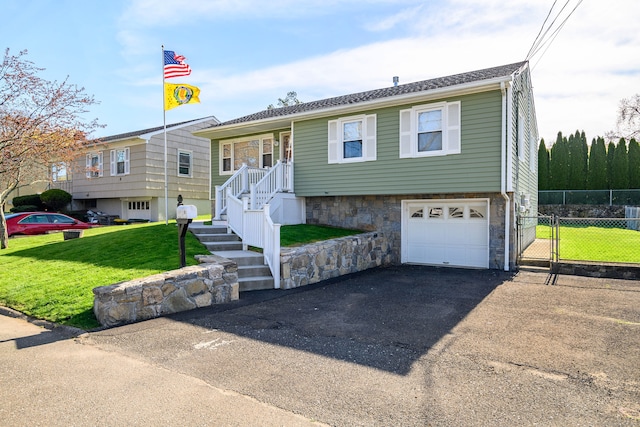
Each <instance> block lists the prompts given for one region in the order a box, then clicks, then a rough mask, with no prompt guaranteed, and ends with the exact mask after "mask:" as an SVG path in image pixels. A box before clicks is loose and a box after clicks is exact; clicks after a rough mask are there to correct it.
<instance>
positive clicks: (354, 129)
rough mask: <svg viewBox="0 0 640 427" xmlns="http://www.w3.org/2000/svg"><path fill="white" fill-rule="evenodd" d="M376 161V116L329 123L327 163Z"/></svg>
mask: <svg viewBox="0 0 640 427" xmlns="http://www.w3.org/2000/svg"><path fill="white" fill-rule="evenodd" d="M371 160H376V115H375V114H370V115H361V116H352V117H344V118H341V119H338V120H330V121H329V146H328V161H329V163H349V162H366V161H371Z"/></svg>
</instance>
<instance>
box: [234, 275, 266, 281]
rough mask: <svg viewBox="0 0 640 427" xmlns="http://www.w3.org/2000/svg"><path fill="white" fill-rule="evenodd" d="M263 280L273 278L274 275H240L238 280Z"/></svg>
mask: <svg viewBox="0 0 640 427" xmlns="http://www.w3.org/2000/svg"><path fill="white" fill-rule="evenodd" d="M263 280H273V277H272V276H250V277H238V282H252V281H263Z"/></svg>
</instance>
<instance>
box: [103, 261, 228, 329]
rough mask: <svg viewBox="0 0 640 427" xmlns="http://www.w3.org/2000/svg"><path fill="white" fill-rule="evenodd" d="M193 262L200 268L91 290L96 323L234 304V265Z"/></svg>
mask: <svg viewBox="0 0 640 427" xmlns="http://www.w3.org/2000/svg"><path fill="white" fill-rule="evenodd" d="M197 258H199V261H200V262H201V264H200V265H194V266H189V267H185V268H181V269H178V270H173V271H168V272H166V273H160V274H155V275H153V276H149V277H145V278H142V279H135V280H130V281H128V282H121V283H116V284H113V285H110V286H100V287H97V288H95V289H93V295H94V303H93V312H94V313H95V315H96V318H97V319H98V322H100V324H101V325H102V326H106V327H111V326H117V325H122V324H126V323H132V322H139V321H142V320H147V319H152V318H154V317H159V316H163V315H167V314H171V313H177V312H180V311H186V310H192V309H194V308H200V307H207V306H211V305H214V304H222V303H227V302H231V301H236V300H238V299H239V284H238V266H237V264H236V263H235V262H233V261H231V260H228V259H226V258H222V257H216V256H213V255H212V256H203V257H197Z"/></svg>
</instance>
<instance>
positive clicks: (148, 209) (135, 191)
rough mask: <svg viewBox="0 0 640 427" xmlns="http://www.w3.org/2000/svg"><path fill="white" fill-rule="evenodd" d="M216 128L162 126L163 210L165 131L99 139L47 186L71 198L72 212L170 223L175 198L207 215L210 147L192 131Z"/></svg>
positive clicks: (211, 120) (200, 123)
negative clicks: (65, 192)
mask: <svg viewBox="0 0 640 427" xmlns="http://www.w3.org/2000/svg"><path fill="white" fill-rule="evenodd" d="M218 123H219V121H218V119H216V118H215V117H213V116H209V117H205V118H201V119H196V120H191V121H187V122H182V123H176V124H171V125H167V127H166V129H167V142H166V147H167V148H166V155H167V167H166V172H167V173H166V175H167V179H166V183H167V195H168V197H167V200H166V205H165V166H164V155H165V137H164V126H159V127H155V128H151V129H143V130H139V131H135V132H127V133H123V134H119V135H112V136H107V137H104V138H99V139H98V140H97V142H96V144H95V145H93V146H92V147H90V148H88V149H86V150H85V151H84V154H83V155H82V156H81V157H79V158H78V160H77V161H76V162H75V164H74V165H72V167H70V168H59V170H55V168H54V170H53V180H54V182H53V185H52V187H54V188H61V189H63V190H65V191H67V192H69V193H71V194H72V195H73V202H72V205H73V206H72V208H73V209H74V210H92V211H96V212H102V213H104V214H106V215H112V216H118V217H120V218H122V219H127V220H130V219H140V220H150V221H164V220H165V219H167V217H168V218H175V212H176V205H177V198H178V195H181V196H182V198H183V203H184V204H189V205H195V206H196V207H197V208H198V214H210V213H211V202H210V194H211V192H210V185H211V178H210V171H211V162H210V154H209V149H210V143H211V142H210V140H209V139H207V138H201V137H197V136H194V135H193V134H192V132H195V131H198V130H201V129H206V128H209V127H211V126H215V125H217V124H218ZM69 171H73V172H74V173H69ZM165 211H166V212H167V213H168V216H166V215H165Z"/></svg>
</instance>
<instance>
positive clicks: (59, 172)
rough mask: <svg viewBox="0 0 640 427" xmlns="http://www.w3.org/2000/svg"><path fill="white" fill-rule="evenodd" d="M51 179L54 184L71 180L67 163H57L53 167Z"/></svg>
mask: <svg viewBox="0 0 640 427" xmlns="http://www.w3.org/2000/svg"><path fill="white" fill-rule="evenodd" d="M51 179H52V181H53V182H59V181H70V180H71V176H70V175H69V170H68V169H67V165H66V163H55V164H53V165H51Z"/></svg>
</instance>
